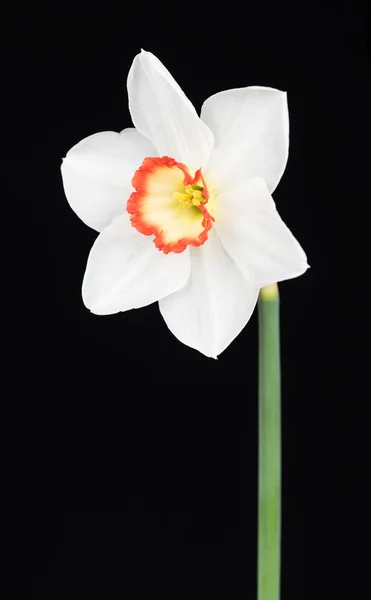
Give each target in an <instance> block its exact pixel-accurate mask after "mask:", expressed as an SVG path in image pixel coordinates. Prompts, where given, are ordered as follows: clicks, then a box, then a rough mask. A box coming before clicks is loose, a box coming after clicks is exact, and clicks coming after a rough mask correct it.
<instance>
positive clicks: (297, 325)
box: [10, 2, 370, 600]
mask: <svg viewBox="0 0 371 600" xmlns="http://www.w3.org/2000/svg"><path fill="white" fill-rule="evenodd" d="M161 11H162V12H160V14H159V13H158V12H157V14H155V15H154V18H153V20H152V17H150V16H148V15H147V14H146V12H145V11H144V8H143V11H142V14H141V16H140V18H138V16H136V17H135V18H134V17H133V16H131V15H129V16H127V17H125V16H121V11H119V10H117V12H116V11H114V10H113V11H111V12H109V13H108V10H107V12H105V13H104V14H103V12H102V7H101V8H100V9H99V11H98V10H96V9H94V8H93V7H90V9H89V10H87V11H81V14H78V12H77V10H76V7H74V9H73V10H72V9H67V8H63V7H61V6H60V7H58V9H55V8H54V7H53V8H52V7H50V8H48V7H47V6H43V7H42V8H40V9H38V8H37V7H34V8H33V10H32V11H29V14H21V15H18V20H16V21H15V22H16V23H17V25H16V26H15V27H14V30H13V34H12V35H13V41H15V42H16V44H15V46H16V48H17V52H16V53H15V54H18V52H19V56H20V58H21V71H16V72H13V71H12V69H10V71H11V74H12V76H13V78H14V80H13V83H14V84H15V86H16V87H15V89H16V94H15V96H14V107H13V108H15V110H16V115H17V118H18V121H19V122H21V127H22V128H23V129H24V128H27V131H28V136H29V137H28V156H27V157H22V160H24V163H25V169H26V171H25V172H28V169H29V167H31V169H30V171H29V173H30V174H29V190H30V191H29V192H28V196H27V199H28V200H29V201H30V202H31V206H32V209H33V214H32V216H31V227H32V240H33V241H32V244H33V246H32V248H31V246H30V248H29V251H30V252H32V250H33V249H34V248H35V254H36V253H37V256H38V262H37V268H36V269H35V270H33V269H31V271H32V273H31V274H30V271H29V270H28V269H26V273H25V276H26V278H27V276H28V277H29V278H30V281H31V282H32V283H31V285H32V286H33V294H32V297H33V300H34V305H35V308H34V309H33V312H32V316H30V321H32V323H31V327H30V334H29V337H28V340H29V349H28V350H27V352H28V355H27V361H25V362H27V367H28V368H29V373H30V379H29V382H30V388H29V389H30V390H31V391H32V393H31V396H32V397H33V401H32V403H31V405H32V406H31V407H30V408H29V409H28V411H29V412H27V413H26V414H29V418H30V422H31V424H32V428H31V429H32V433H31V434H30V443H29V445H28V446H27V447H28V456H29V463H30V474H31V484H30V490H29V500H28V502H29V504H28V506H29V508H30V510H29V515H30V516H29V522H30V525H31V530H30V534H29V535H27V536H26V538H27V539H26V542H27V548H29V562H30V564H31V567H32V569H31V570H32V576H33V579H32V586H33V597H34V598H38V599H41V598H53V599H54V598H55V599H59V598H70V599H71V600H72V599H73V598H85V597H87V598H88V597H97V598H98V597H99V598H106V597H109V598H130V599H131V598H133V599H134V598H144V597H147V596H148V595H151V596H152V595H158V596H160V597H163V598H183V597H184V598H189V597H193V598H211V597H218V598H219V597H220V598H227V597H228V598H236V599H237V598H241V599H242V598H255V597H256V509H257V504H256V494H257V487H256V481H257V467H256V463H257V317H256V313H255V314H254V316H253V317H252V319H251V321H250V322H249V324H248V325H247V327H246V328H245V329H244V331H243V332H242V333H241V334H240V335H239V336H238V338H237V339H236V340H235V341H234V342H233V343H232V344H231V345H230V347H229V348H228V349H227V350H226V351H225V352H224V353H223V354H222V355H221V356H220V357H219V359H218V360H217V361H214V360H212V359H207V358H205V357H204V356H203V355H201V354H199V353H197V352H196V351H195V350H192V349H190V348H188V347H186V346H183V345H182V344H180V342H178V341H177V340H176V339H175V338H174V337H173V336H172V334H171V333H170V332H169V331H168V330H167V328H166V326H165V324H164V323H163V321H162V318H161V316H160V314H159V311H158V308H157V305H156V304H155V305H152V306H149V307H146V308H144V309H141V310H138V311H130V312H127V313H123V314H119V315H113V316H108V317H97V316H95V315H91V314H90V313H89V311H88V310H87V309H85V307H84V306H83V304H82V300H81V294H80V289H81V282H82V277H83V273H84V268H85V264H86V259H87V256H88V253H89V250H90V248H91V246H92V244H93V242H94V240H95V238H96V235H97V234H96V232H94V231H93V230H91V229H89V228H88V227H86V226H85V225H84V224H83V223H82V222H81V221H79V219H78V218H77V216H76V215H75V214H74V213H73V212H72V210H71V209H70V207H69V205H68V203H67V201H66V200H65V198H64V194H63V189H62V184H61V177H60V171H59V169H60V164H61V159H62V157H63V156H64V155H65V154H66V152H67V151H68V150H69V148H70V147H71V146H73V145H74V144H75V143H77V142H78V141H79V140H80V139H82V138H84V137H86V136H88V135H90V134H92V133H95V132H97V131H104V130H115V131H119V130H122V129H124V128H125V127H128V126H130V125H131V121H130V115H129V112H128V106H127V94H126V77H127V73H128V70H129V67H130V64H131V62H132V60H133V58H134V56H135V54H136V53H137V52H139V51H140V49H141V48H144V49H146V50H150V51H152V52H153V53H154V54H156V55H157V56H158V58H159V59H160V60H161V61H163V62H164V64H165V66H166V67H168V68H169V70H170V71H171V73H172V74H173V75H174V77H175V78H176V80H177V81H178V82H179V84H180V85H181V87H182V88H183V89H184V91H185V93H186V94H187V96H188V97H189V98H190V99H191V100H192V102H193V103H194V105H195V107H196V109H197V110H199V109H200V107H201V105H202V102H203V101H204V99H206V98H207V97H208V96H209V95H211V94H213V93H215V92H217V91H220V90H223V89H228V88H234V87H243V86H247V85H266V86H270V87H277V88H280V89H284V90H287V92H288V101H289V111H290V157H289V162H288V166H287V169H286V172H285V174H284V176H283V179H282V181H281V183H280V184H279V187H278V188H277V190H276V192H275V193H274V198H275V201H276V204H277V207H278V210H279V212H280V214H281V216H282V218H283V219H284V221H285V222H286V223H287V224H288V226H289V227H290V229H291V230H292V231H293V232H294V234H295V236H296V237H297V238H298V240H299V241H300V243H301V244H302V246H303V247H304V249H305V250H306V252H307V255H308V260H309V264H310V265H311V269H310V270H309V271H308V272H307V273H306V274H305V275H304V276H302V277H300V278H298V279H295V280H291V281H288V282H284V283H282V284H281V285H280V293H281V319H282V376H283V408H282V411H283V413H282V414H283V564H282V598H283V600H291V599H295V600H296V599H300V598H329V597H335V589H343V590H345V589H346V586H347V585H349V586H354V585H355V581H354V579H353V578H352V571H351V568H350V559H351V557H352V555H353V552H354V548H353V546H352V536H351V535H350V534H351V532H352V529H353V526H354V525H353V513H352V512H351V510H350V508H349V504H348V502H350V500H351V498H350V495H351V492H350V490H351V489H352V484H351V480H352V465H351V460H350V457H349V456H350V455H349V448H350V446H351V441H350V440H351V439H352V434H353V430H352V423H353V418H354V416H355V411H356V409H355V404H354V398H355V397H356V396H357V391H356V389H355V386H354V383H352V381H351V379H350V378H349V377H348V372H349V370H350V365H351V363H353V362H354V361H356V359H357V357H358V355H361V353H362V347H361V346H360V344H359V337H357V334H356V333H355V327H354V324H355V321H356V318H357V310H358V311H361V310H362V308H361V302H360V303H359V302H358V296H359V295H361V296H362V294H359V290H360V288H361V289H362V286H364V285H365V284H366V281H367V275H368V274H366V275H365V271H364V262H362V261H364V256H365V255H366V241H365V237H364V235H365V233H366V232H367V227H366V225H365V224H366V222H367V221H366V217H367V202H368V201H369V200H368V196H367V189H366V183H367V170H369V164H368V162H369V159H368V158H367V152H365V151H364V149H365V147H367V144H368V143H369V142H368V139H369V119H368V117H367V110H366V109H367V107H368V103H369V100H370V83H369V51H370V45H369V37H368V30H367V13H366V10H365V3H364V4H363V3H361V2H359V3H356V2H355V3H352V4H349V6H346V5H345V4H344V5H343V4H341V5H339V6H337V11H336V13H334V12H333V11H332V9H330V8H329V9H325V7H324V6H323V7H322V9H321V10H319V11H318V18H315V19H314V22H317V24H318V22H320V24H321V25H322V27H319V28H316V27H315V26H314V27H313V26H312V25H311V24H310V23H309V22H307V23H305V19H304V18H303V20H302V21H300V25H299V23H297V24H296V26H295V27H290V28H287V29H286V30H284V31H283V30H278V31H277V30H275V31H264V30H254V29H253V28H252V27H250V25H249V23H247V22H246V19H242V18H241V19H240V18H239V16H238V15H236V14H233V13H231V14H225V15H220V16H217V15H214V16H210V15H208V16H203V15H202V14H199V13H194V14H192V15H190V14H187V18H186V19H185V18H184V13H182V11H181V10H180V9H179V16H175V15H171V17H169V16H168V14H167V10H166V7H165V5H161ZM185 12H187V11H185ZM155 13H156V11H155ZM252 21H253V19H252ZM258 22H263V21H258ZM306 24H307V27H305V25H306ZM24 110H26V113H25V112H24ZM25 115H27V120H26V118H25ZM31 184H32V185H31ZM36 248H37V249H36ZM362 257H363V258H362ZM354 300H356V301H357V303H356V305H354V304H353V303H354ZM32 306H33V305H32ZM354 306H357V309H356V310H354ZM25 352H26V351H25ZM339 584H340V587H339ZM349 589H350V588H349ZM353 589H354V588H353Z"/></svg>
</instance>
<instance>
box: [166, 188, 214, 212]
mask: <svg viewBox="0 0 371 600" xmlns="http://www.w3.org/2000/svg"><path fill="white" fill-rule="evenodd" d="M203 189H204V188H203V187H202V186H201V185H197V183H194V184H192V185H186V186H185V193H184V194H182V192H174V193H173V196H174V198H177V199H178V200H179V202H180V208H187V206H190V205H193V206H200V204H202V202H205V200H206V198H204V196H203V195H202V192H203Z"/></svg>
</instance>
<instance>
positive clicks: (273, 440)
mask: <svg viewBox="0 0 371 600" xmlns="http://www.w3.org/2000/svg"><path fill="white" fill-rule="evenodd" d="M258 306H259V501H258V600H279V598H280V566H281V564H280V562H281V561H280V552H281V370H280V328H279V294H278V286H277V284H276V283H275V284H272V285H268V286H266V287H264V288H262V289H261V290H260V295H259V304H258Z"/></svg>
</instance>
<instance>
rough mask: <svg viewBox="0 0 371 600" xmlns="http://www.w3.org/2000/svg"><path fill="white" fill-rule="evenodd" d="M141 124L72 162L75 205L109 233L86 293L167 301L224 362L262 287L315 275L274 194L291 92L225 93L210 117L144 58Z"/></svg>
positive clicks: (176, 318)
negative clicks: (307, 273)
mask: <svg viewBox="0 0 371 600" xmlns="http://www.w3.org/2000/svg"><path fill="white" fill-rule="evenodd" d="M128 94H129V109H130V113H131V117H132V120H133V123H134V127H133V128H128V129H125V130H124V131H122V132H121V133H115V132H112V131H106V132H102V133H97V134H94V135H91V136H89V137H88V138H86V139H84V140H82V141H81V142H79V143H78V144H77V145H76V146H74V147H73V148H72V149H71V150H70V151H69V152H68V153H67V156H66V158H65V159H64V160H63V163H62V167H61V170H62V178H63V184H64V189H65V193H66V196H67V199H68V201H69V203H70V205H71V207H72V208H73V210H74V211H75V212H76V213H77V215H78V216H79V217H80V218H81V219H82V220H83V221H84V222H85V223H86V224H87V225H89V226H90V227H92V228H94V229H96V230H97V231H99V232H100V235H99V236H98V237H97V239H96V241H95V243H94V245H93V248H92V250H91V252H90V255H89V258H88V263H87V267H86V271H85V275H84V280H83V286H82V296H83V300H84V303H85V305H86V306H87V307H88V308H89V309H90V310H91V311H92V312H93V313H95V314H99V315H104V314H111V313H116V312H120V311H125V310H129V309H131V308H140V307H142V306H146V305H148V304H150V303H152V302H155V301H157V300H158V301H159V307H160V311H161V314H162V316H163V318H164V320H165V322H166V324H167V325H168V327H169V329H170V330H171V331H172V332H173V334H174V335H175V336H176V337H177V338H178V339H179V340H180V341H181V342H183V343H184V344H187V345H188V346H191V347H192V348H196V349H197V350H199V351H200V352H202V353H203V354H205V355H206V356H211V357H214V358H216V357H217V355H218V354H220V353H221V352H223V350H224V349H225V348H226V347H227V346H228V345H229V344H230V343H231V342H232V341H233V340H234V338H235V337H236V336H237V335H238V334H239V333H240V331H241V330H242V329H243V327H244V326H245V325H246V323H247V322H248V320H249V318H250V316H251V314H252V312H253V310H254V307H255V304H256V301H257V297H258V293H259V289H260V288H261V287H263V286H265V285H268V284H270V283H273V282H276V281H282V280H285V279H290V278H292V277H297V276H298V275H301V274H302V273H304V272H305V271H306V269H307V268H308V264H307V261H306V256H305V253H304V251H303V250H302V248H301V247H300V245H299V243H298V242H297V240H296V239H295V238H294V236H293V235H292V233H291V232H290V230H289V229H288V228H287V227H286V225H285V224H284V223H283V221H282V220H281V218H280V216H279V214H278V212H277V210H276V207H275V203H274V201H273V199H272V197H271V193H272V192H273V191H274V189H275V188H276V186H277V184H278V182H279V180H280V178H281V176H282V174H283V171H284V169H285V166H286V162H287V157H288V145H289V126H288V110H287V99H286V94H285V93H284V92H281V91H279V90H275V89H272V88H262V87H256V86H254V87H246V88H240V89H232V90H227V91H224V92H219V93H217V94H215V95H213V96H211V97H210V98H208V99H207V100H206V101H205V103H204V104H203V106H202V110H201V116H200V117H199V116H198V115H197V113H196V111H195V109H194V107H193V105H192V104H191V102H190V101H189V100H188V99H187V98H186V96H185V94H184V93H183V91H182V90H181V88H180V87H179V85H178V84H177V83H176V82H175V80H174V79H173V77H172V76H171V75H170V73H169V71H167V69H166V68H165V67H164V66H163V65H162V63H161V62H160V61H159V60H158V59H157V58H156V57H155V56H154V55H153V54H151V53H150V52H144V51H142V52H141V53H140V54H138V55H137V56H136V57H135V58H134V61H133V64H132V67H131V69H130V72H129V76H128Z"/></svg>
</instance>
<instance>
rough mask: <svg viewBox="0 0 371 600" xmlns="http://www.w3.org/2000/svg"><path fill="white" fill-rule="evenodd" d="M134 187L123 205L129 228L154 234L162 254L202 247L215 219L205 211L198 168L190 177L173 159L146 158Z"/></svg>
mask: <svg viewBox="0 0 371 600" xmlns="http://www.w3.org/2000/svg"><path fill="white" fill-rule="evenodd" d="M132 185H133V187H134V188H135V190H136V191H135V192H133V193H132V194H131V196H130V198H129V200H128V202H127V207H126V208H127V211H128V212H129V213H130V215H131V217H130V221H131V223H132V225H133V226H134V227H135V228H136V229H137V230H138V231H139V232H140V233H143V234H144V235H154V236H155V237H154V240H153V242H154V244H155V246H156V248H158V249H159V250H162V252H164V253H165V254H168V253H169V252H176V253H179V252H183V251H184V250H185V249H186V248H187V246H202V244H204V243H205V242H206V240H207V238H208V231H210V229H211V227H212V221H215V219H214V218H213V217H212V216H211V214H210V213H209V211H208V207H207V204H208V201H209V191H208V188H207V185H206V183H205V180H204V178H203V175H202V173H201V169H198V170H197V171H196V173H195V174H194V176H192V175H191V173H190V171H189V169H188V167H187V166H186V165H184V164H183V163H180V162H177V161H176V160H175V159H174V158H170V157H168V156H162V157H161V158H159V157H157V158H152V157H147V158H145V159H144V161H143V163H142V165H141V166H140V167H139V169H138V170H137V171H136V172H135V174H134V177H133V179H132Z"/></svg>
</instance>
